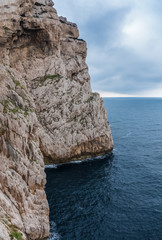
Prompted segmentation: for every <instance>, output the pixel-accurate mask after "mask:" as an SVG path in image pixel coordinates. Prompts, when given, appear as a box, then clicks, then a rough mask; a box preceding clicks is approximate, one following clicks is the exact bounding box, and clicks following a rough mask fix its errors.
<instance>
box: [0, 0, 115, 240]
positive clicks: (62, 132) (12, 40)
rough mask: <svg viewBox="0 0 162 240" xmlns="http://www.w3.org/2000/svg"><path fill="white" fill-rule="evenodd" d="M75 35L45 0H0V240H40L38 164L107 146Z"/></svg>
mask: <svg viewBox="0 0 162 240" xmlns="http://www.w3.org/2000/svg"><path fill="white" fill-rule="evenodd" d="M78 37H79V32H78V28H77V26H76V24H73V23H71V22H68V21H67V20H66V18H63V17H60V18H59V17H58V15H57V12H56V10H55V9H54V8H53V2H52V1H50V0H37V1H36V0H0V164H1V167H0V239H3V240H8V239H14V237H15V238H16V239H45V238H47V237H48V235H49V220H48V214H49V210H48V203H47V200H46V196H45V192H44V186H45V183H46V180H45V173H44V162H45V163H62V162H68V161H72V160H76V159H83V158H86V157H90V156H97V155H101V154H105V153H107V152H109V151H111V150H112V148H113V141H112V137H111V131H110V128H109V125H108V122H107V113H106V111H105V108H104V105H103V100H102V99H101V98H100V96H99V94H97V93H92V91H91V86H90V77H89V74H88V67H87V65H86V62H85V60H86V54H87V49H86V43H85V41H84V40H81V39H79V38H78ZM21 234H22V235H21Z"/></svg>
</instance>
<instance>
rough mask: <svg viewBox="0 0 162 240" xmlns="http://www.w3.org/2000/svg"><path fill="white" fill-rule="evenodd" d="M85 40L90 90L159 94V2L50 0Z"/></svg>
mask: <svg viewBox="0 0 162 240" xmlns="http://www.w3.org/2000/svg"><path fill="white" fill-rule="evenodd" d="M54 2H55V6H54V7H55V8H56V9H57V12H58V15H59V16H64V17H67V19H68V20H69V21H72V22H75V23H77V25H78V28H79V31H80V38H82V39H84V40H85V41H86V42H87V47H88V55H87V64H88V67H89V73H90V76H91V85H92V89H93V91H97V92H99V93H100V94H101V96H102V97H162V24H161V22H162V14H161V12H162V4H161V0H95V1H94V0H93V1H92V0H54Z"/></svg>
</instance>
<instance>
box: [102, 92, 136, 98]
mask: <svg viewBox="0 0 162 240" xmlns="http://www.w3.org/2000/svg"><path fill="white" fill-rule="evenodd" d="M98 92H99V94H100V96H101V97H136V95H131V94H122V93H116V92H106V91H98Z"/></svg>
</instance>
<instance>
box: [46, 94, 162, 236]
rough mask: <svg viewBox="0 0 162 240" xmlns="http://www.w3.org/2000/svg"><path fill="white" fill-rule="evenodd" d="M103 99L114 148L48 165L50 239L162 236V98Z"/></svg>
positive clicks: (47, 188) (47, 187)
mask: <svg viewBox="0 0 162 240" xmlns="http://www.w3.org/2000/svg"><path fill="white" fill-rule="evenodd" d="M104 100H105V106H106V108H107V109H108V118H109V122H110V125H111V129H112V135H113V139H114V151H113V153H112V154H110V155H109V156H105V157H103V158H101V159H97V160H93V161H87V162H83V163H80V164H69V165H64V166H60V167H57V168H56V169H47V170H46V172H47V186H46V192H47V197H48V201H49V205H50V221H51V232H52V235H51V238H50V239H61V240H118V239H122V240H124V239H125V240H134V239H138V240H159V239H162V99H140V98H139V99H134V98H131V99H130V98H114V99H104Z"/></svg>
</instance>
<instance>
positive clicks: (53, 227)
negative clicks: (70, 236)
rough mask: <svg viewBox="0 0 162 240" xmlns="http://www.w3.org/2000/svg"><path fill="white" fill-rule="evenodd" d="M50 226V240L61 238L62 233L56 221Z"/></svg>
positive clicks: (59, 239)
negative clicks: (57, 227)
mask: <svg viewBox="0 0 162 240" xmlns="http://www.w3.org/2000/svg"><path fill="white" fill-rule="evenodd" d="M50 228H51V230H50V232H51V236H50V237H49V238H48V240H61V236H60V234H58V233H57V229H56V223H55V222H51V224H50Z"/></svg>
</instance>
